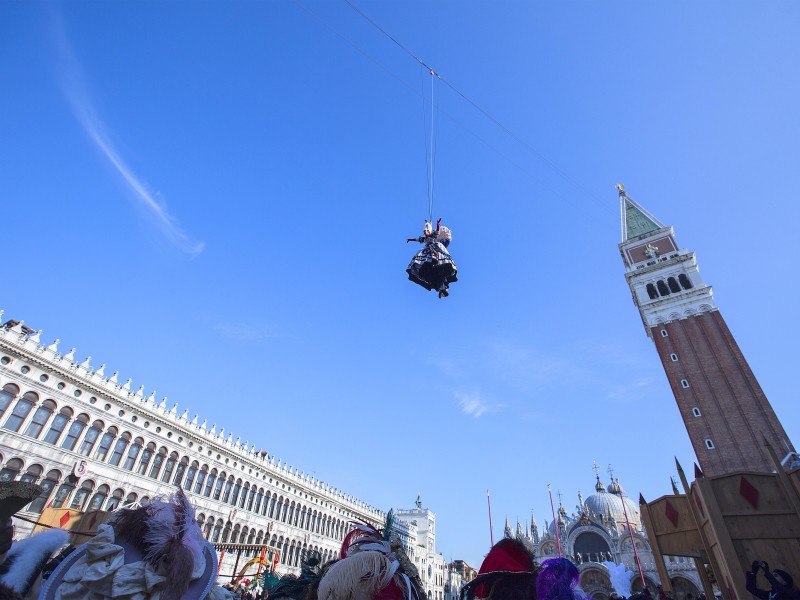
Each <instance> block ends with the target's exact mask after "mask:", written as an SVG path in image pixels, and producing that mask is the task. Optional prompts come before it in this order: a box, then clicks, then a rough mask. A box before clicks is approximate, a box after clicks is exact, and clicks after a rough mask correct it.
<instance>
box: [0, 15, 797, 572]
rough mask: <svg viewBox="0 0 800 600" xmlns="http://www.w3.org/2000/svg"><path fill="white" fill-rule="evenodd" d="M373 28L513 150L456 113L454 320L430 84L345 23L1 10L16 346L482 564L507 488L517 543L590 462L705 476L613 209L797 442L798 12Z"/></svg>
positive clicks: (449, 194)
mask: <svg viewBox="0 0 800 600" xmlns="http://www.w3.org/2000/svg"><path fill="white" fill-rule="evenodd" d="M358 6H359V7H360V8H362V9H363V10H364V11H365V12H366V13H368V14H369V15H370V16H371V17H372V18H374V19H375V20H376V21H377V22H378V23H380V24H381V26H382V27H384V28H385V29H386V30H387V31H388V32H390V33H391V34H392V35H393V36H394V37H395V38H396V39H397V40H399V41H400V42H401V43H402V44H404V45H405V46H406V47H407V48H409V49H411V50H412V51H413V52H414V53H415V54H417V55H418V56H420V57H421V58H422V59H423V60H424V61H426V62H427V63H428V64H430V65H431V66H433V67H434V68H435V69H436V70H437V71H438V72H439V73H440V74H441V75H442V76H443V77H444V78H445V79H446V80H447V81H448V82H449V83H451V84H452V86H453V87H455V88H456V89H457V90H458V91H459V92H461V94H463V96H466V97H467V98H468V99H469V100H471V101H472V102H473V103H475V104H477V105H478V106H480V107H481V108H482V109H483V111H485V113H488V114H489V115H490V116H491V117H492V118H493V119H494V120H495V121H496V122H493V121H492V120H491V119H489V118H487V116H486V115H485V114H483V113H481V112H480V111H479V110H477V109H476V107H475V106H474V105H472V104H470V103H469V102H468V101H466V100H465V99H464V97H462V96H461V95H459V94H458V93H456V92H455V91H454V90H453V89H452V88H450V87H448V86H446V85H443V84H439V85H438V86H437V87H436V88H435V89H436V94H437V97H438V129H437V135H436V142H437V153H436V161H435V165H436V167H435V182H436V186H435V190H436V191H435V197H434V213H435V215H436V216H442V217H444V222H445V223H446V224H447V225H448V226H450V227H451V228H452V230H453V234H454V240H453V243H452V245H451V248H450V249H451V251H452V252H453V256H454V258H455V260H456V263H457V265H458V267H459V277H460V281H459V282H458V283H456V284H454V285H453V287H452V288H451V295H450V297H449V298H447V299H444V300H438V299H437V298H436V297H435V295H434V294H433V293H427V292H425V291H424V290H423V289H422V288H420V287H418V286H415V285H413V284H412V283H410V282H408V281H407V280H406V275H405V272H404V270H405V267H406V265H407V263H408V261H409V260H410V258H411V256H412V254H413V252H414V251H415V248H414V247H412V246H411V245H407V244H406V243H405V241H404V240H405V238H406V237H410V236H414V235H417V234H418V232H419V230H420V228H421V226H422V223H423V219H424V218H425V217H426V215H427V205H428V200H427V182H426V166H425V141H426V135H425V129H424V124H423V123H424V118H423V116H424V115H425V114H426V113H425V110H426V109H424V105H423V97H428V96H429V94H430V87H429V86H430V78H429V75H427V73H426V72H425V70H424V69H423V68H422V67H420V66H419V65H418V64H417V63H415V62H414V61H413V60H412V59H411V58H410V57H409V56H408V55H407V54H406V53H404V52H403V51H402V50H401V49H400V48H398V46H397V45H395V44H394V43H392V42H391V41H390V40H389V39H388V38H387V37H385V36H384V35H383V34H382V33H380V32H379V31H377V30H376V29H375V28H374V27H372V26H371V25H370V24H369V23H367V22H366V21H365V20H364V19H363V18H362V17H361V16H359V15H358V14H357V13H356V12H355V11H354V10H352V9H351V8H350V7H349V6H348V5H347V4H346V3H345V2H343V1H334V0H327V1H324V2H315V1H312V0H298V1H296V2H291V1H285V2H284V1H280V2H279V1H274V2H226V3H211V2H195V3H188V2H159V3H156V2H148V3H142V2H114V3H110V2H62V3H57V4H48V3H23V2H6V3H3V4H2V6H0V87H1V88H2V90H3V93H2V94H0V132H2V140H3V143H2V145H1V146H0V181H2V196H3V199H4V202H3V206H2V216H3V223H4V225H5V232H6V234H5V240H6V242H5V244H4V250H5V251H4V263H5V274H6V286H5V288H4V290H5V292H4V293H3V295H2V298H3V299H2V302H0V305H1V306H0V307H2V308H4V309H5V310H6V317H7V318H17V319H20V318H21V319H24V320H25V321H26V323H27V324H28V325H30V326H32V327H34V328H36V329H43V330H44V334H43V341H45V340H46V341H47V343H49V342H50V341H52V339H54V338H56V337H58V338H61V340H62V348H63V349H64V350H66V349H68V348H70V347H72V346H75V347H77V349H78V350H77V353H76V357H78V358H79V359H80V360H83V358H84V357H85V356H86V355H92V357H93V360H92V362H93V364H94V365H95V366H99V364H100V363H106V364H107V365H108V367H107V369H106V372H111V371H113V370H117V369H119V370H120V378H121V380H122V381H124V380H125V379H127V378H128V377H131V378H133V385H134V387H135V388H136V387H138V386H139V385H141V384H144V385H145V389H146V391H147V392H148V393H149V391H150V390H153V389H156V390H157V391H158V395H159V396H163V395H168V396H169V400H170V403H172V402H174V401H177V402H178V403H179V406H180V408H181V410H183V408H184V407H188V408H189V409H190V412H191V414H194V413H199V414H200V415H201V419H202V418H206V419H208V422H209V424H210V423H214V422H216V423H217V424H218V427H219V426H224V427H225V429H226V431H227V430H232V431H233V432H234V435H235V436H241V437H242V439H248V440H250V441H252V442H255V443H256V444H257V445H258V446H261V447H263V448H264V449H266V450H268V451H270V452H271V453H273V454H275V455H276V456H278V457H280V458H281V459H283V460H285V461H288V462H289V463H290V464H292V465H294V466H297V467H298V468H300V469H302V470H305V471H306V472H313V473H314V474H315V475H316V476H317V477H319V478H321V479H322V480H324V481H326V482H329V483H331V484H332V485H335V486H336V487H339V488H340V489H343V490H344V491H346V492H348V493H352V494H354V495H356V496H358V497H360V498H362V499H364V500H366V501H368V502H370V503H372V504H374V505H375V506H378V507H381V508H384V509H388V508H389V507H392V506H394V507H407V506H410V505H411V504H412V502H413V501H414V500H415V499H416V496H417V494H418V493H419V494H421V496H422V500H423V503H424V504H425V505H426V506H428V507H430V508H431V509H432V510H434V511H435V512H436V513H437V517H438V549H439V550H440V551H441V552H443V553H444V555H445V558H446V559H448V560H449V559H453V558H463V559H466V560H468V561H469V562H471V563H473V564H476V565H477V564H478V563H479V562H480V560H481V558H482V556H483V555H484V553H485V552H486V550H487V549H488V546H489V535H488V525H487V519H486V489H487V488H489V489H491V491H492V506H493V510H494V519H495V532H496V533H498V532H499V531H500V530H501V529H502V523H503V520H504V518H505V516H506V515H508V517H509V518H510V519H511V520H512V521H514V520H516V518H519V519H521V520H527V519H529V518H530V514H531V511H532V510H533V511H534V512H535V515H536V517H537V519H538V521H539V523H540V524H542V523H543V521H544V520H545V519H547V518H549V517H548V516H549V501H548V498H547V488H546V485H547V483H548V482H551V483H552V484H553V487H554V489H560V490H562V492H563V494H564V503H565V505H566V506H567V507H568V508H572V507H573V506H574V505H575V504H576V503H577V492H578V490H580V491H582V492H583V494H584V497H585V496H587V495H588V494H589V493H590V492H591V491H592V489H591V486H592V484H593V481H594V473H593V471H592V462H593V461H595V460H596V461H597V462H598V463H599V464H601V465H602V466H603V467H604V468H605V466H607V465H608V464H609V463H611V464H613V465H614V468H615V473H616V474H617V475H618V476H619V477H620V478H621V479H622V484H623V487H626V488H627V490H628V491H629V492H630V493H631V494H632V495H633V496H634V497H636V495H637V493H638V492H642V493H643V494H644V495H645V497H647V498H655V497H657V496H660V495H662V494H664V493H667V492H669V490H670V487H669V477H670V475H673V474H674V473H675V470H674V459H673V457H674V456H677V457H678V458H679V459H680V460H681V461H682V462H683V463H684V464H685V465H687V466H691V462H692V460H693V456H692V451H691V447H690V445H689V443H688V439H687V436H686V434H685V431H684V429H683V426H682V423H681V421H680V418H679V415H678V411H677V409H676V407H675V404H674V400H673V398H672V396H671V393H670V390H669V387H668V385H667V381H666V377H665V376H664V374H663V371H662V369H661V366H660V363H659V362H658V359H657V357H656V354H655V350H654V348H653V347H652V344H651V342H650V341H649V340H648V339H647V337H646V335H645V333H644V330H643V328H642V326H641V322H640V320H639V317H638V314H637V311H636V309H635V307H634V306H633V305H632V303H631V300H630V293H629V291H628V289H627V287H626V284H625V280H624V277H623V266H622V262H621V259H620V257H619V252H618V250H617V244H618V242H619V217H618V214H619V208H618V200H617V194H616V191H615V190H614V187H613V186H614V184H616V183H617V182H623V183H625V185H626V189H627V191H628V193H629V194H630V195H631V196H632V197H633V198H634V199H636V200H637V202H639V203H641V204H642V205H643V206H645V207H646V208H647V209H648V210H650V211H651V212H652V213H653V214H654V215H656V216H657V217H658V218H659V219H661V220H662V221H664V222H666V223H670V224H673V225H674V226H675V228H676V233H677V237H678V242H679V243H680V245H681V246H682V247H686V248H690V249H692V250H695V251H696V252H697V255H698V260H699V264H700V266H701V269H702V272H703V275H704V277H705V279H706V281H707V282H708V283H710V284H712V285H713V286H714V289H715V293H716V298H717V302H718V304H719V306H720V307H721V310H722V313H723V315H724V316H725V318H726V320H727V322H728V324H729V326H730V327H731V329H732V331H733V333H734V335H735V336H736V338H737V340H738V342H739V344H740V346H741V347H742V349H743V351H744V353H745V355H746V357H747V358H748V360H749V361H750V364H751V366H752V367H753V370H754V371H755V373H756V376H757V377H758V378H759V380H760V382H761V384H762V386H763V387H764V389H765V391H766V393H767V396H768V397H769V398H770V400H771V402H772V404H773V406H774V407H775V409H776V411H777V413H778V415H779V417H780V418H781V419H782V421H783V423H784V426H785V427H786V429H787V431H788V433H789V435H790V436H792V437H793V438H794V439H795V442H797V440H798V439H799V438H798V436H800V431H798V417H800V408H798V406H800V403H798V402H797V397H796V396H797V382H796V374H795V373H794V371H793V368H794V363H795V362H796V361H795V359H794V354H795V353H794V343H793V342H794V340H796V339H797V337H798V335H799V334H800V331H798V322H797V319H796V318H795V312H796V307H797V296H798V293H800V286H799V285H798V274H797V267H796V264H795V256H796V254H797V248H796V240H797V234H796V231H795V230H796V226H795V223H796V222H797V220H798V217H799V216H800V214H799V213H800V209H798V201H797V195H798V189H800V170H798V167H797V165H798V162H800V150H799V149H798V142H797V140H798V139H800V112H799V111H798V110H797V107H798V106H800V86H799V85H798V81H797V77H796V67H797V64H800V44H799V43H798V41H797V36H796V31H797V28H798V20H799V17H800V6H798V5H797V4H792V3H788V2H772V3H756V2H746V3H742V2H724V3H722V2H705V3H689V2H673V3H640V2H610V3H594V2H547V3H544V2H493V3H478V2H370V1H361V2H359V3H358ZM497 123H500V124H502V126H503V127H504V128H505V129H506V130H504V129H503V128H501V127H500V126H498V124H497ZM509 133H510V134H511V135H509ZM603 476H604V477H603V478H604V480H605V481H607V479H608V476H607V474H606V473H605V472H603Z"/></svg>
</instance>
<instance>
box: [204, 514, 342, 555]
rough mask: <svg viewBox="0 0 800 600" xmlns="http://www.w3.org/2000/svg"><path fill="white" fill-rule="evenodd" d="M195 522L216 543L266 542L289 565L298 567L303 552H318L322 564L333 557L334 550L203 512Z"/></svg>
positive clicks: (258, 543)
mask: <svg viewBox="0 0 800 600" xmlns="http://www.w3.org/2000/svg"><path fill="white" fill-rule="evenodd" d="M197 523H198V525H200V527H201V529H202V530H203V535H205V537H206V539H207V540H209V541H210V542H211V543H214V544H217V543H221V544H225V543H230V544H255V545H261V544H266V545H268V546H271V547H273V548H277V549H278V552H279V559H278V560H279V562H280V563H281V564H284V565H287V566H289V567H299V566H300V562H301V559H302V555H303V553H304V552H311V551H314V552H319V553H320V555H321V556H322V562H323V564H324V563H325V562H327V561H328V560H331V559H332V558H334V555H335V552H334V551H333V550H330V549H327V548H320V547H319V546H317V545H313V544H312V545H308V544H307V543H305V542H302V543H301V541H300V540H295V539H291V538H289V537H286V538H284V537H283V536H282V535H281V536H278V535H275V534H273V535H272V538H270V537H269V532H265V531H264V530H263V529H258V530H256V529H255V528H248V527H247V526H246V525H245V526H242V525H240V524H238V523H237V524H236V525H233V524H232V523H231V522H230V521H227V522H224V523H223V521H222V519H216V520H214V517H213V516H209V517H208V518H206V516H205V514H203V513H199V514H198V515H197Z"/></svg>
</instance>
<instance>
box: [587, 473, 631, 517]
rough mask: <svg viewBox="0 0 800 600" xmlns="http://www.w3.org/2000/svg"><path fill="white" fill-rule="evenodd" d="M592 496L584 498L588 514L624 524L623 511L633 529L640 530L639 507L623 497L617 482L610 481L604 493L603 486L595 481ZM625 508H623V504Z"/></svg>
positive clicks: (598, 480)
mask: <svg viewBox="0 0 800 600" xmlns="http://www.w3.org/2000/svg"><path fill="white" fill-rule="evenodd" d="M594 489H595V490H596V491H595V493H594V494H592V495H591V496H589V497H588V498H586V508H588V509H589V512H590V513H598V514H600V515H602V516H604V517H606V518H608V517H611V518H613V519H614V520H615V521H616V522H617V523H618V524H621V523H625V511H627V512H628V521H630V523H631V525H632V526H633V528H634V529H641V528H642V521H641V518H640V517H639V507H638V506H637V505H636V503H635V502H634V501H633V500H631V499H630V498H627V497H625V496H623V494H622V488H621V487H620V485H619V482H618V481H612V482H611V484H609V486H608V491H606V488H605V486H604V485H603V483H602V482H601V481H600V479H599V478H598V479H597V483H596V484H595V486H594ZM623 502H624V503H625V506H624V508H623V504H622V503H623Z"/></svg>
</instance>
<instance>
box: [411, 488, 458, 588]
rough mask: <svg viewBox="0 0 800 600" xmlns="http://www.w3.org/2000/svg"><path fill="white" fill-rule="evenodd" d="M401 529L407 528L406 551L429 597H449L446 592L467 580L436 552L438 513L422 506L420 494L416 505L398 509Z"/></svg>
mask: <svg viewBox="0 0 800 600" xmlns="http://www.w3.org/2000/svg"><path fill="white" fill-rule="evenodd" d="M395 522H397V523H398V525H399V527H398V529H401V530H403V531H406V532H407V533H406V534H405V537H404V538H401V539H402V540H403V545H404V547H405V550H406V553H407V554H408V556H409V558H410V559H411V560H412V561H413V562H414V564H415V565H416V567H417V570H418V571H419V576H420V579H421V580H422V584H423V586H424V587H425V591H426V593H427V596H428V600H445V595H446V593H451V592H452V591H453V590H454V589H455V592H456V593H457V592H458V591H459V590H460V589H461V585H462V584H463V582H462V581H461V578H460V576H459V575H458V573H456V572H455V571H453V570H452V569H450V568H449V567H448V565H447V564H445V562H444V557H443V556H442V555H441V554H437V553H436V513H434V512H433V511H431V510H430V509H427V508H423V507H422V501H421V500H420V498H419V496H418V497H417V502H416V504H415V507H414V508H410V509H399V510H397V511H396V512H395Z"/></svg>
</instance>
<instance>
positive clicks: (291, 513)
mask: <svg viewBox="0 0 800 600" xmlns="http://www.w3.org/2000/svg"><path fill="white" fill-rule="evenodd" d="M0 315H2V311H0ZM40 336H41V331H38V332H37V331H33V330H32V329H30V328H28V327H26V326H25V325H24V323H23V322H17V321H8V322H6V323H5V324H3V325H2V326H0V480H8V479H22V480H25V481H33V482H36V483H38V484H40V485H41V486H42V487H43V488H44V489H45V493H44V494H43V495H42V496H41V497H40V498H38V499H36V500H34V502H32V503H31V504H30V505H29V506H28V507H26V509H25V511H23V512H22V513H21V515H22V516H24V517H27V518H29V519H31V520H33V521H35V520H36V518H37V517H38V516H39V514H40V513H41V511H42V510H43V509H44V508H45V507H46V506H53V507H55V508H59V507H62V508H71V509H74V510H76V511H79V510H89V509H105V510H113V509H114V508H116V507H118V506H121V505H125V504H133V503H136V502H141V501H143V500H145V499H147V498H150V497H153V496H155V495H158V494H165V493H169V492H170V491H173V490H174V489H175V487H174V486H181V487H182V488H183V489H184V491H185V492H186V493H187V494H188V495H189V497H190V498H191V500H192V503H193V504H194V505H195V507H196V510H197V520H198V522H199V523H200V525H201V527H202V528H203V531H204V532H205V534H206V536H207V537H208V539H209V540H211V541H212V542H214V543H217V544H221V543H227V544H233V543H237V544H256V545H257V544H268V545H270V546H272V547H274V548H277V549H278V550H279V551H280V558H279V565H278V568H277V570H278V572H279V573H280V572H288V571H297V570H298V567H299V561H300V559H301V553H302V551H303V550H306V549H313V550H317V551H319V552H320V553H322V555H323V557H324V558H326V559H328V558H331V557H333V556H334V555H336V554H337V553H338V551H339V548H340V546H341V542H342V539H343V538H344V536H345V534H346V533H347V531H349V529H350V525H349V523H350V522H351V521H357V522H362V523H370V524H372V525H375V526H378V527H380V526H381V525H382V524H383V522H384V519H385V516H386V515H385V513H384V512H383V511H381V510H379V509H377V508H375V507H373V506H370V505H368V504H367V503H365V502H363V501H361V500H359V499H357V498H354V497H353V496H350V495H348V494H345V493H344V492H342V491H340V490H338V489H336V488H334V487H333V486H331V485H329V484H327V483H325V482H323V481H319V480H318V479H316V478H314V477H312V476H310V475H308V474H306V473H303V472H299V471H298V469H296V468H293V467H292V466H290V465H287V464H285V463H283V462H281V461H280V460H278V459H276V458H275V457H274V456H273V455H271V454H268V453H267V452H265V451H263V450H257V449H256V446H255V445H254V444H249V443H248V442H247V441H244V442H243V441H241V440H240V439H239V438H238V437H236V438H235V437H234V435H233V434H232V433H226V432H225V430H224V429H219V430H217V428H216V426H215V425H212V426H211V427H209V426H208V425H207V423H206V421H205V420H202V421H201V420H200V419H199V417H198V416H197V415H194V416H193V417H192V416H190V415H189V413H188V411H187V410H184V411H180V410H179V409H178V405H177V404H173V405H172V406H171V407H170V406H169V405H168V404H167V399H166V398H162V399H161V400H157V399H156V396H155V392H152V393H150V394H149V395H146V394H145V392H144V386H141V387H139V388H138V389H133V387H132V385H131V380H130V379H128V380H127V381H125V382H124V383H120V382H119V381H118V373H117V372H114V373H113V374H112V375H111V376H108V375H106V374H105V365H101V366H99V367H93V366H92V365H91V364H90V358H86V359H85V360H82V361H80V360H77V359H76V358H75V349H74V348H73V349H71V350H69V351H68V352H66V353H61V352H60V351H59V348H58V346H59V341H58V340H56V341H55V342H53V343H52V344H49V345H46V344H43V343H42V342H41V341H40ZM15 524H16V526H17V533H18V535H22V536H24V535H26V534H27V532H28V531H29V530H30V529H31V528H32V525H29V524H27V523H25V522H23V521H16V523H15ZM235 558H236V557H235V556H234V555H233V553H230V554H228V555H226V557H225V561H224V562H223V565H222V567H221V569H220V572H221V573H222V574H227V575H230V574H231V573H232V571H233V568H234V561H235Z"/></svg>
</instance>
